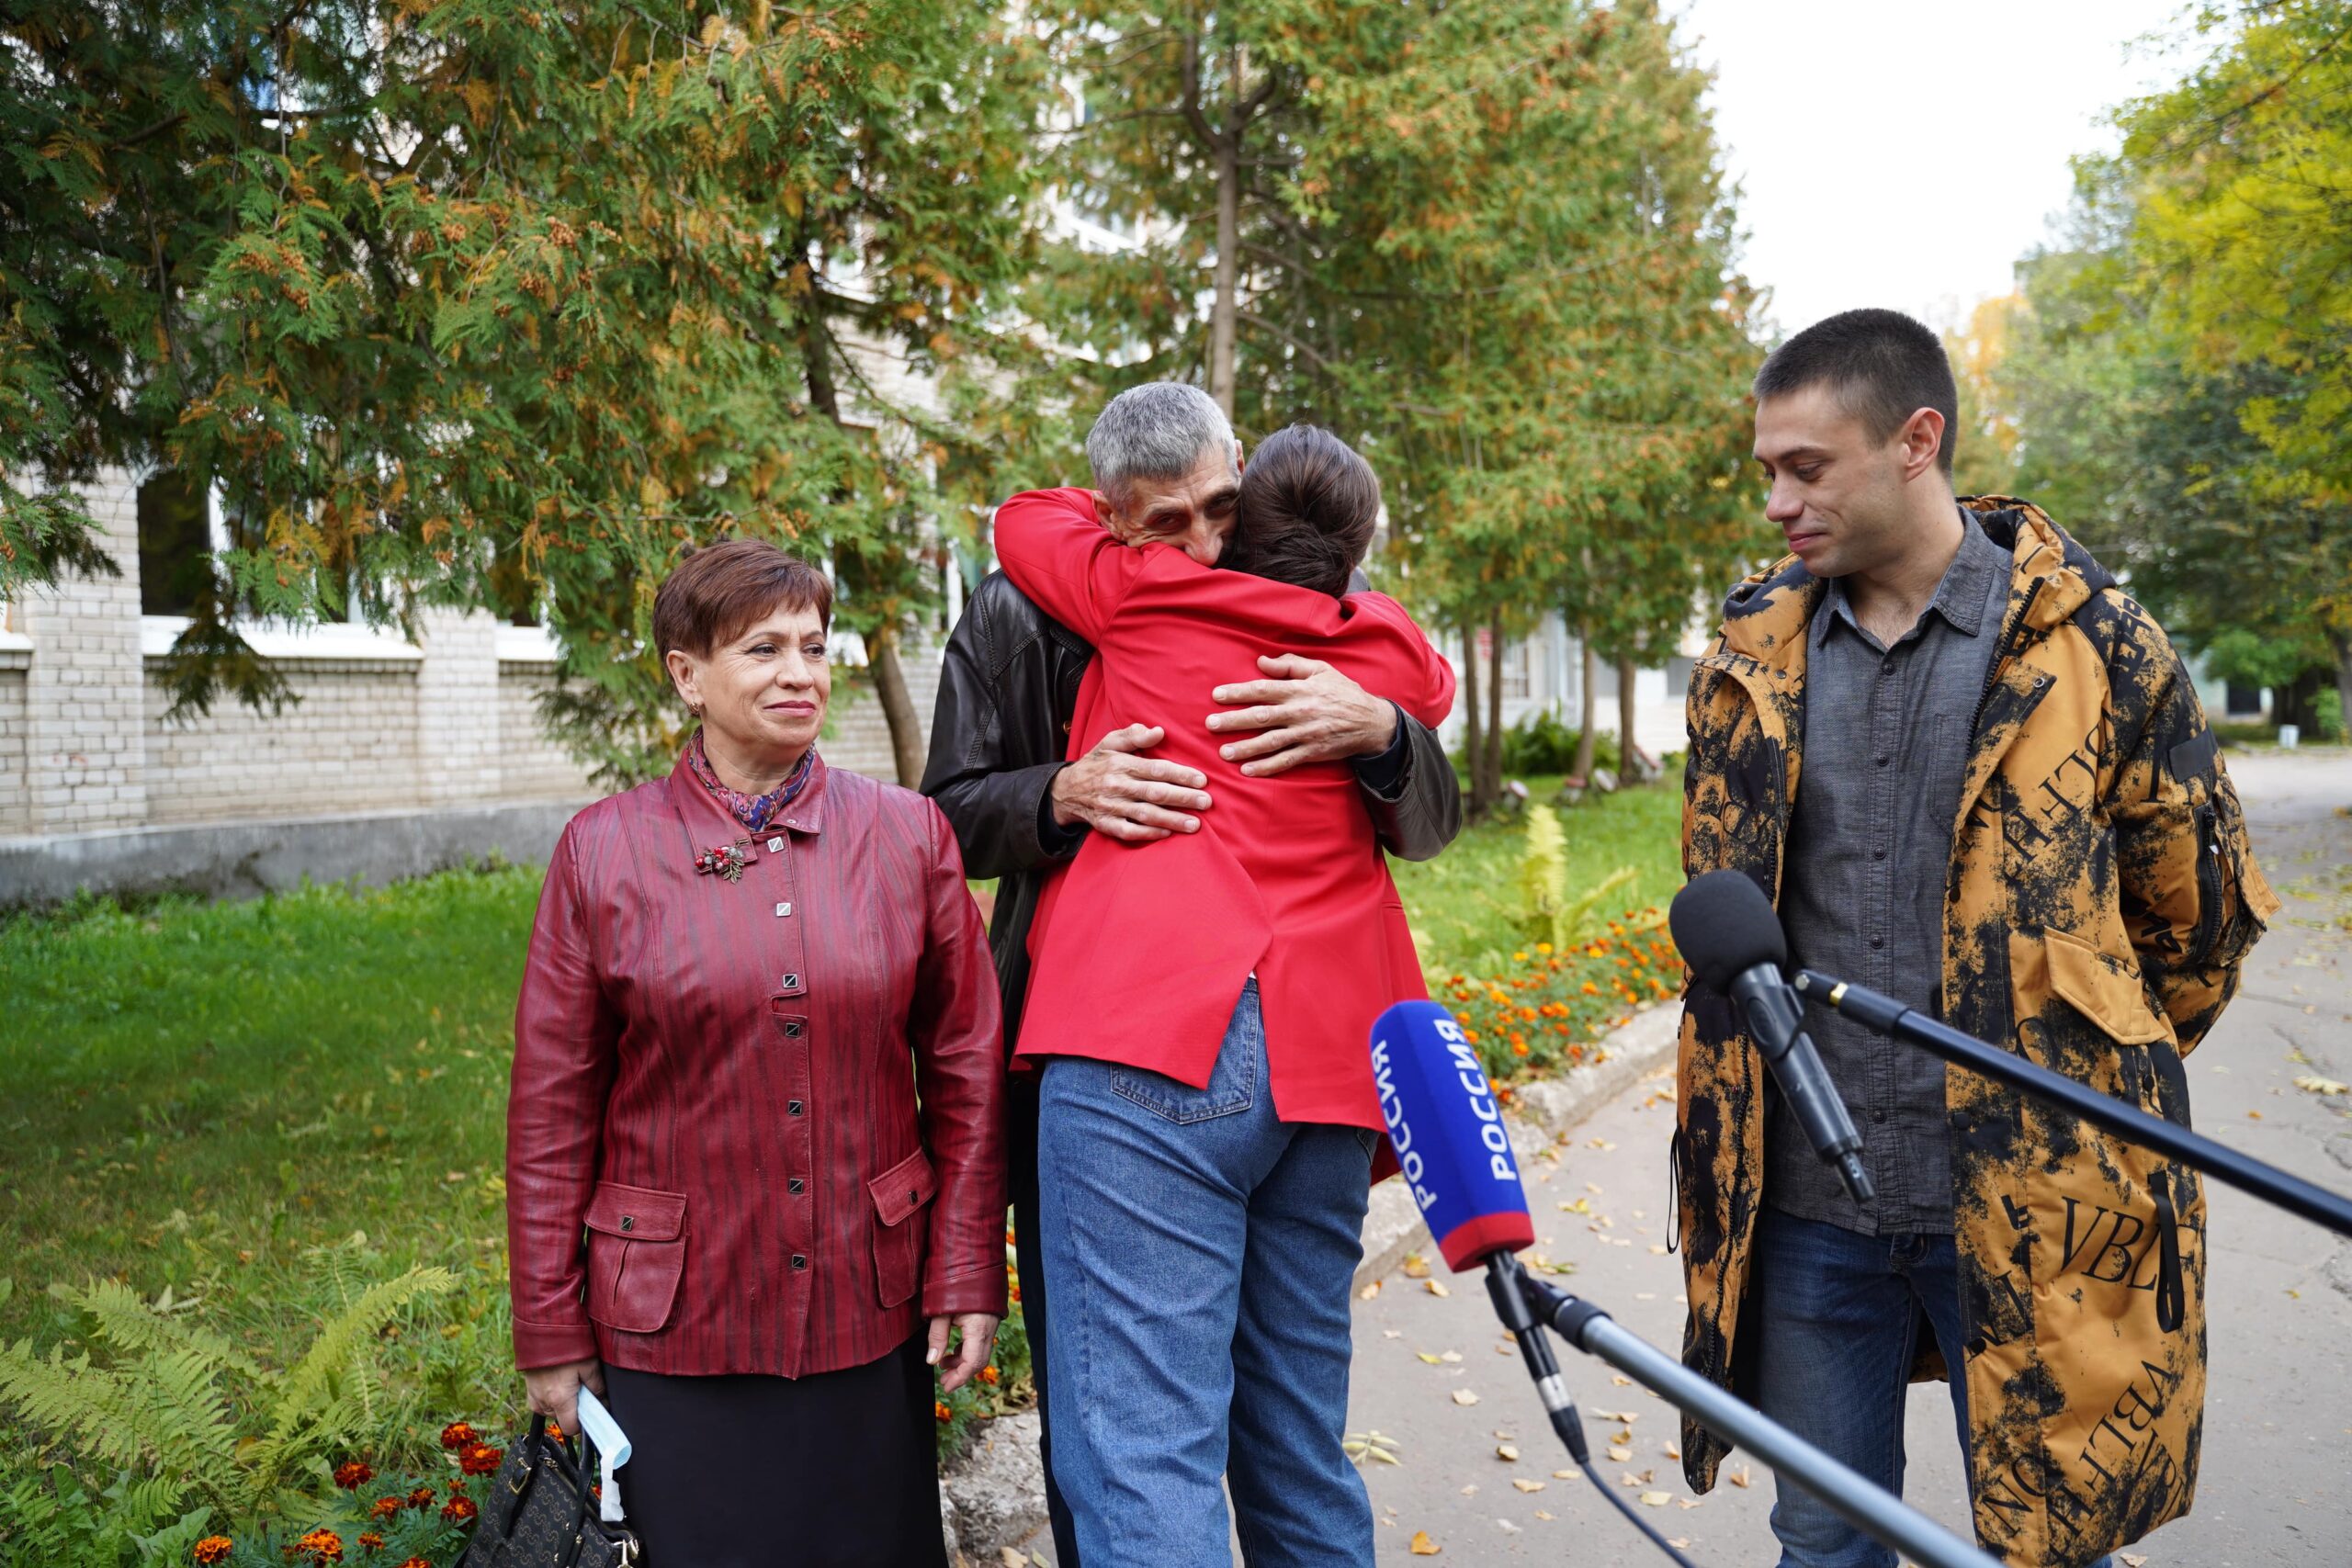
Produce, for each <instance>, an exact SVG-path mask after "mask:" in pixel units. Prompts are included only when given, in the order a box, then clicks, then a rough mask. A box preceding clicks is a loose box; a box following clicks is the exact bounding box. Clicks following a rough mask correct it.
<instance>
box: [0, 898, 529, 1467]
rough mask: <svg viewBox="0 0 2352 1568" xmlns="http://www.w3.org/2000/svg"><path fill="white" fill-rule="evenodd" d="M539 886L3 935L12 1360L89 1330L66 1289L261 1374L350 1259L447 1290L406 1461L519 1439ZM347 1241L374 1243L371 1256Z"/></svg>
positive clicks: (408, 1418)
mask: <svg viewBox="0 0 2352 1568" xmlns="http://www.w3.org/2000/svg"><path fill="white" fill-rule="evenodd" d="M538 880H539V878H538V874H537V872H536V871H526V870H515V869H506V870H499V871H492V872H487V873H458V874H447V875H442V876H435V877H429V878H425V879H424V880H422V881H417V882H411V883H405V884H402V885H401V886H396V887H391V888H388V889H383V890H380V891H373V892H362V893H356V894H355V893H353V892H350V891H347V890H345V889H342V888H322V889H312V890H308V891H305V892H301V893H299V894H294V895H291V896H288V897H277V898H268V899H262V900H258V901H254V902H249V903H236V904H220V905H214V906H209V907H204V906H198V905H194V904H189V903H186V902H178V903H167V904H164V905H161V906H158V907H156V908H153V909H150V910H146V911H143V912H140V913H124V912H121V911H119V910H112V909H107V908H97V909H85V910H82V911H79V912H74V913H70V914H67V915H62V916H51V917H46V918H39V919H34V918H17V919H13V920H10V921H9V922H8V923H6V924H5V925H0V995H5V996H6V998H8V1002H7V1007H6V1010H5V1012H0V1075H5V1077H6V1082H7V1084H8V1086H9V1093H8V1096H7V1099H6V1102H5V1104H0V1192H5V1194H6V1206H5V1209H0V1276H5V1277H6V1278H7V1279H8V1280H9V1281H10V1283H11V1285H12V1286H13V1289H11V1290H9V1292H8V1293H7V1295H6V1300H5V1301H0V1338H6V1339H10V1340H14V1339H17V1338H20V1337H25V1336H27V1335H30V1336H31V1337H34V1338H35V1339H36V1340H37V1341H38V1342H40V1343H42V1344H48V1343H51V1342H53V1341H55V1340H56V1339H58V1338H60V1337H70V1336H71V1335H73V1334H74V1332H75V1331H76V1329H77V1325H76V1324H75V1322H74V1317H73V1314H71V1313H69V1312H68V1311H67V1310H65V1309H64V1308H63V1307H62V1306H61V1305H60V1304H59V1303H56V1302H55V1301H53V1300H51V1297H50V1295H49V1293H48V1292H47V1289H46V1287H48V1286H50V1285H51V1284H52V1283H70V1284H79V1283H81V1282H83V1281H85V1280H88V1279H89V1278H91V1277H93V1276H103V1277H116V1278H119V1279H121V1280H124V1281H125V1282H126V1283H128V1284H130V1285H131V1286H133V1287H134V1288H136V1289H138V1290H139V1291H141V1292H144V1293H146V1294H148V1295H151V1296H152V1295H154V1294H156V1293H157V1292H161V1291H162V1290H163V1289H164V1287H166V1286H169V1287H170V1288H171V1289H172V1291H173V1292H174V1294H175V1297H179V1298H187V1297H191V1296H193V1297H196V1298H198V1300H200V1301H201V1302H202V1303H204V1306H203V1307H202V1309H201V1310H202V1311H203V1313H204V1314H205V1316H206V1318H207V1320H208V1321H209V1323H210V1324H211V1325H212V1326H214V1327H216V1328H220V1329H224V1330H226V1331H228V1332H230V1333H232V1334H234V1335H237V1336H239V1337H242V1338H243V1339H245V1340H246V1341H247V1342H248V1343H250V1344H251V1345H253V1346H254V1348H256V1349H257V1350H260V1351H261V1352H262V1353H263V1354H264V1356H265V1358H266V1359H275V1357H274V1356H273V1355H272V1352H274V1351H277V1350H278V1349H279V1348H281V1347H283V1346H284V1345H285V1344H287V1343H288V1341H292V1342H294V1343H298V1344H299V1343H300V1342H301V1341H302V1340H304V1339H306V1338H307V1337H308V1336H309V1334H310V1333H311V1332H312V1331H313V1329H314V1327H315V1321H314V1319H315V1315H316V1313H317V1311H318V1309H319V1308H320V1307H321V1306H322V1304H324V1303H325V1297H324V1296H323V1294H322V1292H324V1291H325V1290H326V1289H327V1287H326V1285H325V1283H324V1275H325V1271H326V1269H325V1265H324V1264H323V1263H322V1260H321V1259H319V1258H316V1257H315V1256H312V1254H313V1252H314V1249H317V1248H319V1247H324V1246H327V1245H329V1244H338V1245H340V1246H341V1247H343V1248H344V1249H345V1250H346V1251H347V1252H349V1253H352V1254H356V1255H357V1260H358V1262H359V1264H360V1267H361V1269H363V1270H364V1271H365V1273H366V1274H367V1275H368V1277H370V1278H379V1277H382V1276H386V1275H390V1274H391V1273H394V1272H396V1271H398V1270H399V1269H401V1268H403V1267H405V1266H407V1265H409V1264H411V1263H439V1264H443V1265H446V1266H447V1267H449V1268H451V1269H454V1270H456V1271H457V1273H458V1279H459V1281H460V1283H459V1287H458V1292H457V1293H456V1294H455V1295H454V1296H453V1297H451V1298H449V1299H448V1300H447V1302H445V1303H440V1304H438V1305H436V1306H435V1307H433V1308H431V1309H429V1311H430V1314H431V1315H432V1316H433V1318H434V1319H435V1324H434V1328H433V1332H431V1333H429V1334H427V1335H424V1336H422V1338H424V1340H425V1341H426V1342H425V1343H424V1344H421V1345H419V1346H416V1347H414V1350H415V1354H414V1356H413V1357H403V1358H402V1359H404V1360H406V1361H408V1363H409V1366H410V1369H411V1371H412V1374H413V1375H412V1376H411V1377H409V1378H406V1379H403V1380H402V1383H403V1390H404V1394H405V1397H404V1398H403V1399H401V1402H400V1404H401V1406H402V1412H403V1417H404V1425H405V1426H407V1427H412V1428H413V1429H412V1430H405V1431H401V1432H398V1433H395V1434H391V1435H390V1436H391V1437H392V1438H393V1441H394V1444H395V1446H396V1447H397V1446H402V1445H406V1444H423V1445H425V1446H429V1441H430V1436H431V1434H430V1432H429V1431H427V1430H426V1429H425V1427H426V1425H427V1423H430V1424H431V1425H432V1427H434V1429H435V1430H437V1426H438V1423H439V1421H441V1420H446V1419H447V1418H448V1416H447V1415H444V1414H443V1412H444V1411H448V1412H452V1413H456V1414H462V1415H465V1416H469V1417H471V1418H473V1419H476V1420H481V1419H485V1418H487V1419H491V1420H493V1421H499V1422H502V1423H503V1419H504V1418H505V1415H506V1412H507V1407H508V1404H509V1403H510V1402H511V1400H512V1399H513V1391H512V1388H511V1386H510V1384H509V1383H508V1382H507V1379H506V1374H505V1372H504V1368H505V1366H506V1364H507V1351H506V1348H505V1336H506V1317H505V1303H504V1296H505V1291H504V1276H503V1247H504V1239H505V1222H504V1217H503V1216H504V1211H503V1187H504V1183H503V1179H502V1178H501V1176H500V1175H499V1172H500V1169H501V1168H502V1164H503V1158H502V1143H503V1121H504V1105H505V1093H506V1061H507V1054H508V1050H509V1044H510V1042H511V1039H512V1032H513V1017H514V1006H515V987H516V985H517V983H518V981H519V978H520V976H521V973H522V964H523V949H524V944H525V942H526V938H527V935H528V933H529V929H530V919H531V911H532V908H533V906H534V904H535V902H536V900H537V888H538ZM355 1235H364V1237H365V1239H364V1241H356V1240H354V1239H353V1238H354V1236H355Z"/></svg>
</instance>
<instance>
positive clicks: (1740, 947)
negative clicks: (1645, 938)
mask: <svg viewBox="0 0 2352 1568" xmlns="http://www.w3.org/2000/svg"><path fill="white" fill-rule="evenodd" d="M1666 923H1667V927H1668V930H1670V931H1673V933H1674V945H1675V946H1676V947H1678V948H1679V949H1680V950H1681V952H1682V961H1683V962H1684V963H1685V964H1690V965H1691V972H1692V973H1693V974H1695V975H1697V976H1699V983H1700V984H1701V985H1703V986H1705V987H1708V988H1709V989H1711V990H1717V991H1721V990H1724V989H1726V988H1728V987H1730V985H1731V983H1732V980H1733V979H1734V978H1735V977H1736V976H1738V975H1739V974H1740V973H1741V972H1742V971H1744V970H1748V969H1752V968H1754V967H1755V966H1756V965H1757V964H1770V965H1772V967H1773V968H1775V969H1780V968H1784V967H1786V966H1787V964H1788V962H1789V942H1788V938H1786V937H1785V936H1783V935H1781V917H1780V916H1779V915H1777V914H1775V913H1774V912H1773V909H1772V900H1771V899H1770V898H1768V897H1765V896H1764V889H1762V888H1761V887H1758V886H1756V884H1755V883H1754V882H1753V881H1752V880H1750V879H1749V878H1748V876H1747V874H1746V873H1744V872H1737V871H1711V872H1709V873H1707V874H1705V875H1704V876H1696V877H1692V878H1691V881H1690V882H1689V883H1687V884H1685V885H1684V886H1683V889H1682V891H1681V892H1679V893H1677V894H1676V895H1675V896H1674V902H1673V904H1672V905H1671V906H1669V907H1668V909H1667V912H1666Z"/></svg>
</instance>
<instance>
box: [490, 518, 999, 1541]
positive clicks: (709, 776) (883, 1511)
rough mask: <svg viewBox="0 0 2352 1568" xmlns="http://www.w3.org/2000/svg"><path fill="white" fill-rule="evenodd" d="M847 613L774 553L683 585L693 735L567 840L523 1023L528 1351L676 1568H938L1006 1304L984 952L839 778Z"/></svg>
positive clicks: (945, 844) (675, 655)
mask: <svg viewBox="0 0 2352 1568" xmlns="http://www.w3.org/2000/svg"><path fill="white" fill-rule="evenodd" d="M830 617H831V588H830V586H829V585H828V584H827V582H826V581H825V579H824V578H823V577H822V576H821V575H820V574H819V573H818V572H817V571H815V570H813V569H811V568H810V567H809V566H808V565H807V564H805V563H803V562H800V561H797V560H795V559H793V558H791V557H789V556H786V554H784V552H782V551H781V550H778V549H776V548H775V547H774V546H772V545H768V544H764V543H761V542H757V541H752V540H737V541H731V542H729V543H727V544H723V545H719V546H717V547H713V548H710V549H707V550H702V551H699V552H697V553H696V554H695V555H694V556H692V557H690V558H688V559H687V560H686V562H685V564H684V565H683V566H681V567H680V568H679V569H678V570H676V571H675V572H673V573H672V574H671V576H670V578H669V579H668V580H667V581H664V582H663V584H662V589H661V592H660V593H659V595H658V596H657V598H656V600H655V606H654V616H653V622H654V634H655V637H656V638H657V640H658V641H659V643H660V646H661V648H662V656H663V658H664V660H666V662H667V664H668V667H669V671H670V674H671V677H672V679H673V681H674V682H676V684H677V688H678V691H679V694H680V695H681V696H682V697H683V698H684V700H685V703H686V705H687V706H688V707H689V708H690V709H691V710H693V712H694V713H695V715H696V716H698V717H699V718H700V719H701V721H702V722H701V726H700V728H698V729H697V730H696V732H695V734H694V736H693V737H692V738H690V739H688V741H687V743H686V747H685V750H684V755H683V756H681V758H680V759H679V761H678V765H677V767H676V768H675V769H674V770H673V772H672V773H671V774H670V776H669V777H667V778H666V779H661V780H656V781H654V782H652V783H650V784H641V785H639V787H637V788H636V789H633V790H630V791H628V793H626V794H623V795H616V796H613V797H612V798H610V799H608V800H604V801H600V802H599V803H597V804H596V805H594V806H592V807H589V808H588V809H587V810H585V811H583V812H582V813H581V814H580V815H579V816H578V817H575V818H572V820H571V824H570V825H569V826H568V827H567V828H566V829H564V832H563V837H562V839H561V840H560V842H559V843H558V845H557V847H556V852H555V855H554V859H553V863H551V864H550V865H549V866H548V877H547V883H546V886H545V888H544V890H543V891H542V893H541V895H540V898H539V911H538V919H537V925H536V927H535V928H534V930H533V931H532V935H531V948H530V956H529V960H528V963H527V964H526V968H525V972H524V978H523V989H522V997H521V999H520V1001H519V1002H518V1004H517V1006H516V1009H515V1073H514V1085H513V1089H512V1093H511V1096H510V1098H509V1100H508V1106H507V1153H506V1181H507V1227H508V1235H509V1239H510V1244H511V1250H512V1254H513V1291H514V1302H515V1360H516V1362H517V1364H518V1365H519V1366H521V1367H522V1368H523V1369H524V1378H525V1381H526V1384H527V1385H528V1387H529V1391H530V1397H531V1404H532V1407H533V1408H534V1409H536V1410H539V1411H542V1412H544V1413H546V1414H548V1415H550V1416H555V1417H556V1418H557V1419H558V1420H559V1421H560V1422H561V1423H562V1424H563V1426H564V1427H565V1428H566V1429H567V1430H570V1429H571V1428H572V1427H573V1425H574V1402H575V1399H576V1396H577V1393H578V1390H579V1389H580V1388H581V1387H582V1385H583V1384H584V1385H585V1386H587V1387H589V1388H593V1389H595V1390H597V1391H598V1393H600V1395H602V1396H603V1397H605V1399H606V1401H607V1403H608V1404H609V1405H610V1407H611V1409H612V1411H613V1414H614V1416H615V1417H616V1419H617V1420H618V1421H619V1422H620V1424H621V1427H622V1428H623V1429H624V1430H625V1431H626V1432H628V1436H629V1438H630V1442H631V1445H632V1448H633V1450H634V1453H633V1457H632V1458H631V1460H630V1461H629V1463H628V1467H627V1468H626V1469H625V1470H624V1471H622V1472H620V1479H621V1481H622V1483H623V1491H624V1496H625V1500H626V1502H627V1506H628V1515H629V1518H630V1521H631V1524H632V1526H633V1527H634V1528H635V1529H636V1530H637V1532H638V1534H639V1539H640V1540H641V1541H642V1542H643V1544H644V1546H645V1549H646V1552H647V1555H648V1558H649V1560H650V1561H652V1562H661V1563H682V1564H684V1563H691V1564H694V1565H695V1568H732V1565H736V1564H741V1565H745V1568H750V1565H752V1564H761V1565H765V1564H771V1563H777V1562H793V1563H796V1564H800V1563H808V1564H819V1563H842V1564H850V1563H855V1564H859V1565H861V1568H863V1565H866V1564H907V1565H914V1564H922V1565H924V1568H938V1565H940V1564H943V1563H944V1552H943V1550H942V1546H941V1535H940V1529H939V1500H938V1476H937V1471H936V1466H935V1463H934V1461H933V1431H934V1429H935V1422H934V1420H933V1397H934V1396H933V1379H932V1371H931V1369H932V1367H933V1365H937V1364H939V1363H941V1362H942V1361H943V1359H944V1361H945V1365H944V1368H943V1379H942V1381H943V1382H944V1384H945V1386H946V1387H948V1388H950V1389H953V1388H955V1387H956V1386H958V1385H959V1384H961V1383H962V1382H965V1381H966V1380H967V1379H969V1378H970V1377H972V1376H973V1375H975V1374H976V1373H978V1371H979V1370H980V1368H981V1367H982V1366H984V1365H985V1364H986V1363H987V1360H988V1358H989V1347H990V1344H991V1341H992V1340H993V1339H994V1337H995V1334H996V1326H997V1323H998V1320H999V1319H1000V1318H1001V1316H1002V1315H1003V1313H1004V1310H1005V1295H1006V1291H1005V1272H1004V1205H1005V1190H1004V1179H1005V1178H1004V1149H1003V1140H1002V1126H1001V1122H1002V1066H1001V1062H1002V1057H1001V1055H1000V1049H1001V1048H1000V1045H999V1042H998V1032H999V1029H1000V1020H999V1013H998V1006H997V989H996V979H995V974H994V971H993V970H992V969H991V967H990V965H989V951H988V943H987V939H986V933H985V932H984V931H983V930H982V929H981V924H980V919H979V913H978V910H977V909H976V908H974V906H973V903H972V898H971V895H970V894H969V892H967V889H966V887H965V884H964V876H963V867H962V863H961V861H960V860H959V858H958V856H957V854H956V840H955V838H954V835H953V834H952V833H951V832H950V831H949V829H948V826H947V822H946V819H945V818H943V817H942V816H941V815H940V814H939V811H938V808H937V807H934V806H933V805H932V804H931V802H929V801H928V800H925V799H924V798H923V797H922V796H921V795H914V794H912V793H910V792H908V791H905V790H901V789H897V788H894V787H891V786H888V785H885V784H876V783H875V782H873V781H871V780H868V779H865V778H862V777H860V776H858V775H857V774H854V773H829V772H828V771H827V769H826V767H825V763H824V761H823V759H822V758H820V756H818V754H817V750H816V744H815V743H816V739H817V734H818V730H819V728H820V727H821V725H822V724H823V722H824V716H825V705H826V702H827V699H828V697H829V695H830V694H831V675H830V672H829V671H828V669H827V666H826V659H825V636H826V632H827V629H828V625H829V621H830ZM951 1326H952V1327H954V1328H958V1329H960V1330H961V1333H962V1341H961V1346H960V1348H959V1349H957V1350H956V1351H954V1352H953V1353H952V1354H951V1353H950V1348H949V1342H950V1330H951Z"/></svg>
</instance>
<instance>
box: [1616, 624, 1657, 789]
mask: <svg viewBox="0 0 2352 1568" xmlns="http://www.w3.org/2000/svg"><path fill="white" fill-rule="evenodd" d="M1641 754H1642V749H1641V747H1640V746H1639V745H1637V744H1635V742H1634V656H1633V655H1632V654H1630V653H1621V654H1619V655H1618V656H1617V782H1618V783H1619V784H1639V783H1641V782H1642V781H1643V780H1644V779H1645V778H1647V777H1649V774H1648V773H1645V772H1644V771H1643V769H1642V766H1641V764H1640V762H1639V761H1638V759H1639V758H1640V756H1641Z"/></svg>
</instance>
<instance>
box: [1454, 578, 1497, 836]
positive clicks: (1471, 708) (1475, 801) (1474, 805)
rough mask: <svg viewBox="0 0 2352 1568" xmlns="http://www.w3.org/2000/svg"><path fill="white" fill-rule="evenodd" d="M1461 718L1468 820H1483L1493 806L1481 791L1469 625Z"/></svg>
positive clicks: (1474, 644)
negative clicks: (1467, 768)
mask: <svg viewBox="0 0 2352 1568" xmlns="http://www.w3.org/2000/svg"><path fill="white" fill-rule="evenodd" d="M1462 718H1463V723H1464V727H1465V728H1464V732H1463V760H1464V761H1466V762H1468V763H1469V765H1470V799H1469V802H1468V810H1469V814H1470V816H1471V817H1472V818H1479V817H1484V816H1485V815H1486V814H1487V807H1490V806H1492V805H1493V804H1494V802H1493V800H1492V799H1491V798H1489V797H1488V796H1487V795H1486V794H1485V793H1484V792H1483V791H1482V789H1481V787H1480V785H1481V784H1482V783H1483V782H1484V780H1485V777H1486V772H1487V770H1486V767H1485V765H1484V764H1485V759H1486V755H1487V744H1486V726H1485V720H1484V716H1483V715H1482V714H1481V713H1480V712H1479V708H1478V629H1477V627H1476V626H1472V625H1471V624H1470V623H1469V622H1467V621H1464V622H1463V623H1462Z"/></svg>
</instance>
